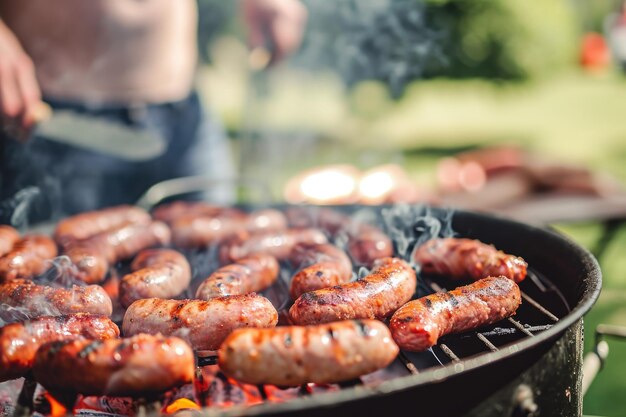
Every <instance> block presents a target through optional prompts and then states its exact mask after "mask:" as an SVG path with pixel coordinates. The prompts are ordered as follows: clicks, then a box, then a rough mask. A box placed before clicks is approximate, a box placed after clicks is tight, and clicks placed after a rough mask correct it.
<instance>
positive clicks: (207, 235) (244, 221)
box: [172, 209, 287, 248]
mask: <svg viewBox="0 0 626 417" xmlns="http://www.w3.org/2000/svg"><path fill="white" fill-rule="evenodd" d="M286 227H287V219H286V218H285V216H284V215H283V214H282V213H281V212H280V211H278V210H274V209H266V210H258V211H255V212H252V213H250V214H247V215H237V216H233V215H224V214H221V215H218V216H195V215H187V216H183V217H180V218H178V219H176V220H175V221H173V222H172V240H173V243H174V245H176V246H178V247H182V248H194V247H205V246H209V245H211V244H213V243H217V242H220V241H223V240H225V239H227V238H229V237H231V236H234V235H236V234H237V233H239V232H249V233H257V232H272V231H277V230H282V229H285V228H286Z"/></svg>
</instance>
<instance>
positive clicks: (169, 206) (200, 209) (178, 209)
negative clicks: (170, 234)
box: [152, 201, 244, 225]
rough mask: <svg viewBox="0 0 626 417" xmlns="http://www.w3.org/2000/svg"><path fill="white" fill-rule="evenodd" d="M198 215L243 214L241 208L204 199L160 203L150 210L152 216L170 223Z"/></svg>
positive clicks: (232, 215)
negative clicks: (208, 201)
mask: <svg viewBox="0 0 626 417" xmlns="http://www.w3.org/2000/svg"><path fill="white" fill-rule="evenodd" d="M183 216H190V217H200V216H229V217H236V216H244V212H243V211H242V210H239V209H236V208H232V207H225V206H219V205H215V204H210V203H206V202H204V201H173V202H171V203H165V204H160V205H159V206H158V207H156V208H155V209H154V210H153V211H152V218H153V219H155V220H159V221H162V222H165V223H167V224H169V225H171V224H172V223H173V222H174V221H175V220H176V219H178V218H180V217H183Z"/></svg>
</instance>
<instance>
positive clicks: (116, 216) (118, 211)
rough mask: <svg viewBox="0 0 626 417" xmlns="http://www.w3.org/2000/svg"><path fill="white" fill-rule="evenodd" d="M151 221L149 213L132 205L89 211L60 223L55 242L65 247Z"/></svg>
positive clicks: (55, 232)
mask: <svg viewBox="0 0 626 417" xmlns="http://www.w3.org/2000/svg"><path fill="white" fill-rule="evenodd" d="M150 220H151V218H150V214H148V212H147V211H145V210H143V209H142V208H140V207H135V206H130V205H120V206H114V207H109V208H105V209H100V210H93V211H87V212H84V213H80V214H76V215H74V216H70V217H67V218H65V219H63V220H61V221H60V222H58V223H57V227H56V229H55V231H54V240H56V241H57V242H58V243H59V245H61V246H65V245H66V244H68V243H69V242H71V241H76V240H83V239H87V238H88V237H91V236H93V235H97V234H99V233H102V232H105V231H107V230H110V229H113V228H117V227H120V226H123V225H125V224H147V223H149V222H150Z"/></svg>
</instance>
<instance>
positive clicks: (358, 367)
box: [218, 320, 399, 386]
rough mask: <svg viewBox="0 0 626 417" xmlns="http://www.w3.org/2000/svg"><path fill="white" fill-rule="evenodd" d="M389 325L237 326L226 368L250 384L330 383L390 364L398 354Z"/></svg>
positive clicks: (222, 358)
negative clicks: (247, 327) (242, 327)
mask: <svg viewBox="0 0 626 417" xmlns="http://www.w3.org/2000/svg"><path fill="white" fill-rule="evenodd" d="M398 351H399V349H398V346H396V344H395V343H394V341H393V339H392V338H391V334H390V333H389V329H388V328H387V326H385V324H384V323H382V322H380V321H377V320H346V321H338V322H333V323H328V324H320V325H314V326H282V327H276V328H273V329H237V330H235V331H233V332H232V333H231V334H230V335H229V336H228V337H227V338H226V340H225V341H224V343H222V345H221V346H220V349H219V351H218V363H219V366H220V368H221V369H222V371H223V372H224V373H225V374H227V375H229V376H231V377H233V378H235V379H237V380H239V381H242V382H247V383H251V384H274V385H279V386H289V385H299V384H305V383H308V382H315V383H318V384H326V383H333V382H341V381H346V380H350V379H353V378H356V377H358V376H360V375H364V374H367V373H370V372H373V371H376V370H378V369H381V368H384V367H386V366H387V365H389V364H390V363H391V362H392V361H393V360H394V359H395V357H396V356H397V355H398Z"/></svg>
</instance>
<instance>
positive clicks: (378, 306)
mask: <svg viewBox="0 0 626 417" xmlns="http://www.w3.org/2000/svg"><path fill="white" fill-rule="evenodd" d="M416 285H417V280H416V277H415V271H413V268H411V266H410V265H409V264H408V263H406V262H405V261H404V260H402V259H399V258H384V259H380V260H378V261H376V263H375V265H374V269H373V270H372V272H371V273H370V274H369V275H368V276H366V277H364V278H362V279H359V280H357V281H354V282H349V283H347V284H341V285H336V286H334V287H330V288H323V289H321V290H316V291H310V292H305V293H304V294H302V295H301V296H300V297H298V299H297V300H296V301H295V302H294V304H293V305H292V306H291V308H290V309H289V317H290V319H291V321H292V322H293V323H295V324H318V323H328V322H331V321H339V320H349V319H383V318H385V317H388V316H390V315H391V314H393V313H394V312H395V311H396V310H397V309H398V308H400V306H402V305H403V304H404V303H406V302H407V301H409V300H410V299H411V297H412V296H413V293H414V292H415V287H416Z"/></svg>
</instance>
